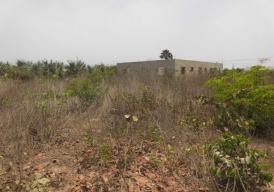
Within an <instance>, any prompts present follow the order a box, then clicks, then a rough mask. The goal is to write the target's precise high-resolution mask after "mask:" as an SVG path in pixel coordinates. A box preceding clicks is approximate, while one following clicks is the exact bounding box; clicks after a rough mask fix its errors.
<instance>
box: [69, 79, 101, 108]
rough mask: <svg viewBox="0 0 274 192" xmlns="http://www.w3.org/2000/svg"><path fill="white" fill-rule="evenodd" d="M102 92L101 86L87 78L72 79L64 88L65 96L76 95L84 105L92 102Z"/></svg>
mask: <svg viewBox="0 0 274 192" xmlns="http://www.w3.org/2000/svg"><path fill="white" fill-rule="evenodd" d="M102 94H103V89H102V87H101V86H100V85H99V84H97V83H92V82H91V81H90V80H89V79H74V80H72V81H71V82H70V83H69V85H68V87H67V88H66V90H65V95H66V96H77V97H79V99H80V101H81V103H82V104H84V105H90V104H91V103H94V102H95V101H97V99H99V97H100V96H102Z"/></svg>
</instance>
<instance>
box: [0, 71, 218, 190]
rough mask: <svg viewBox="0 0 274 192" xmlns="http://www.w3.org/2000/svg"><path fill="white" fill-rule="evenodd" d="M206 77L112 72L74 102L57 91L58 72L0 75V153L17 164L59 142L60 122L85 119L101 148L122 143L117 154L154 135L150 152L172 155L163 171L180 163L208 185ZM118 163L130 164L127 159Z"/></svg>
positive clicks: (60, 86) (210, 111) (130, 155)
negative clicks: (45, 76)
mask: <svg viewBox="0 0 274 192" xmlns="http://www.w3.org/2000/svg"><path fill="white" fill-rule="evenodd" d="M206 79H208V77H207V76H200V77H198V78H197V77H193V78H191V77H185V78H178V79H176V78H170V77H147V76H146V77H142V76H118V75H117V76H114V77H112V78H111V79H108V80H105V81H103V82H102V84H101V86H102V87H103V89H104V90H106V92H105V95H104V97H102V98H100V101H98V102H96V104H91V105H90V106H89V107H88V108H87V107H85V108H81V107H82V106H81V104H80V103H79V99H78V98H77V97H67V96H64V94H63V93H64V90H65V87H66V86H67V84H68V82H67V81H65V80H62V81H50V80H44V81H39V80H34V81H25V82H21V81H14V80H1V81H0V131H1V135H0V153H1V154H3V155H4V156H5V158H8V159H10V160H11V161H14V162H17V163H18V164H19V165H21V163H22V161H23V159H24V158H25V157H24V155H25V154H31V153H32V151H34V150H35V149H38V148H39V149H43V146H44V145H47V144H49V143H50V144H53V145H58V143H59V142H62V141H61V140H62V139H61V138H60V136H61V135H62V131H63V130H62V127H63V125H64V124H65V123H66V120H67V119H70V121H71V122H73V123H74V124H73V125H71V127H75V128H77V127H78V126H83V125H85V126H87V127H88V129H89V130H88V132H87V133H83V134H86V135H89V136H92V139H93V140H94V142H95V143H96V144H98V145H99V146H103V149H104V150H106V149H108V148H105V146H110V150H111V149H112V148H116V149H121V148H123V149H122V151H123V153H122V154H124V156H125V157H124V156H123V155H121V154H120V155H119V154H118V158H120V156H123V158H122V159H123V160H121V161H125V159H133V157H137V156H138V152H137V151H138V150H137V149H136V151H135V152H133V153H129V151H130V150H131V148H134V147H136V146H138V145H143V144H144V143H145V142H146V141H150V142H152V143H155V148H154V152H155V151H157V150H160V151H162V152H163V153H165V154H166V156H168V157H169V156H170V157H171V159H170V160H169V169H170V172H172V173H174V174H175V173H176V171H179V169H180V168H183V169H187V171H188V172H189V173H190V177H189V178H191V179H192V180H195V181H196V182H198V183H201V186H206V187H210V186H213V185H211V184H210V183H212V179H211V177H210V175H209V174H208V161H207V157H206V153H205V149H204V144H205V143H207V142H208V141H209V140H211V139H213V138H214V137H215V135H216V132H215V130H214V127H213V124H212V117H213V116H214V113H215V112H214V108H213V107H211V106H207V105H203V104H202V102H201V101H200V100H199V96H201V95H206V96H209V95H210V94H211V93H210V91H209V90H208V89H207V88H205V87H204V86H203V84H204V82H205V80H206ZM125 115H130V117H129V118H128V119H127V118H125ZM80 116H81V118H79V117H80ZM133 116H134V118H137V120H136V119H135V121H134V120H133V119H132V118H133ZM79 119H81V122H79ZM79 130H80V129H79ZM83 139H84V138H83ZM153 146H154V144H153ZM104 150H103V151H104ZM99 152H100V150H99ZM154 152H153V151H149V150H148V153H154ZM108 155H110V156H111V155H112V153H111V152H110V154H108V153H107V156H108ZM104 156H106V155H104ZM114 156H117V154H116V155H114ZM89 158H91V157H89ZM108 158H111V157H108ZM95 162H97V161H95ZM124 163H125V164H127V165H128V167H129V164H130V163H129V162H128V161H126V162H124ZM182 182H183V181H182ZM184 182H187V181H184ZM212 190H213V189H212Z"/></svg>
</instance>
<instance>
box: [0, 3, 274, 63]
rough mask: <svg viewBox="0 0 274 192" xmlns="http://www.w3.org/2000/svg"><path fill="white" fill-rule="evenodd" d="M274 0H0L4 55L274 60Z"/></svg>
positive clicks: (92, 59) (102, 59) (1, 56)
mask: <svg viewBox="0 0 274 192" xmlns="http://www.w3.org/2000/svg"><path fill="white" fill-rule="evenodd" d="M273 10H274V1H273V0H0V60H1V61H11V62H14V61H16V60H17V59H24V60H32V61H37V60H41V59H53V60H60V61H67V60H75V59H77V58H78V59H81V60H83V61H84V62H86V63H87V64H90V65H94V64H99V63H105V64H115V63H117V62H126V61H141V60H154V59H159V55H160V52H161V50H163V49H169V50H170V51H171V52H172V53H173V55H174V57H175V58H177V59H190V60H202V61H214V62H223V63H224V65H225V67H232V66H234V67H249V66H251V65H254V64H257V63H258V59H259V58H268V61H267V62H266V63H265V65H269V66H274V11H273Z"/></svg>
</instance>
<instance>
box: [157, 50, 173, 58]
mask: <svg viewBox="0 0 274 192" xmlns="http://www.w3.org/2000/svg"><path fill="white" fill-rule="evenodd" d="M160 58H161V59H165V60H172V59H173V55H172V53H171V52H170V51H169V50H168V49H165V50H163V51H162V52H161V55H160Z"/></svg>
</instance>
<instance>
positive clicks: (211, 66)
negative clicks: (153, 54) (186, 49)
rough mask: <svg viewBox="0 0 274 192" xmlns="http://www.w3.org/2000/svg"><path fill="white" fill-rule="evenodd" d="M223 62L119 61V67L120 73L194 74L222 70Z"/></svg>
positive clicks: (177, 60) (176, 60)
mask: <svg viewBox="0 0 274 192" xmlns="http://www.w3.org/2000/svg"><path fill="white" fill-rule="evenodd" d="M222 68H223V65H222V64H221V63H210V62H202V61H191V60H179V59H175V60H155V61H140V62H127V63H118V64H117V69H118V73H120V74H142V75H149V76H154V75H174V74H175V76H181V75H192V74H205V73H207V74H209V73H212V72H214V71H221V70H222Z"/></svg>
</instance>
